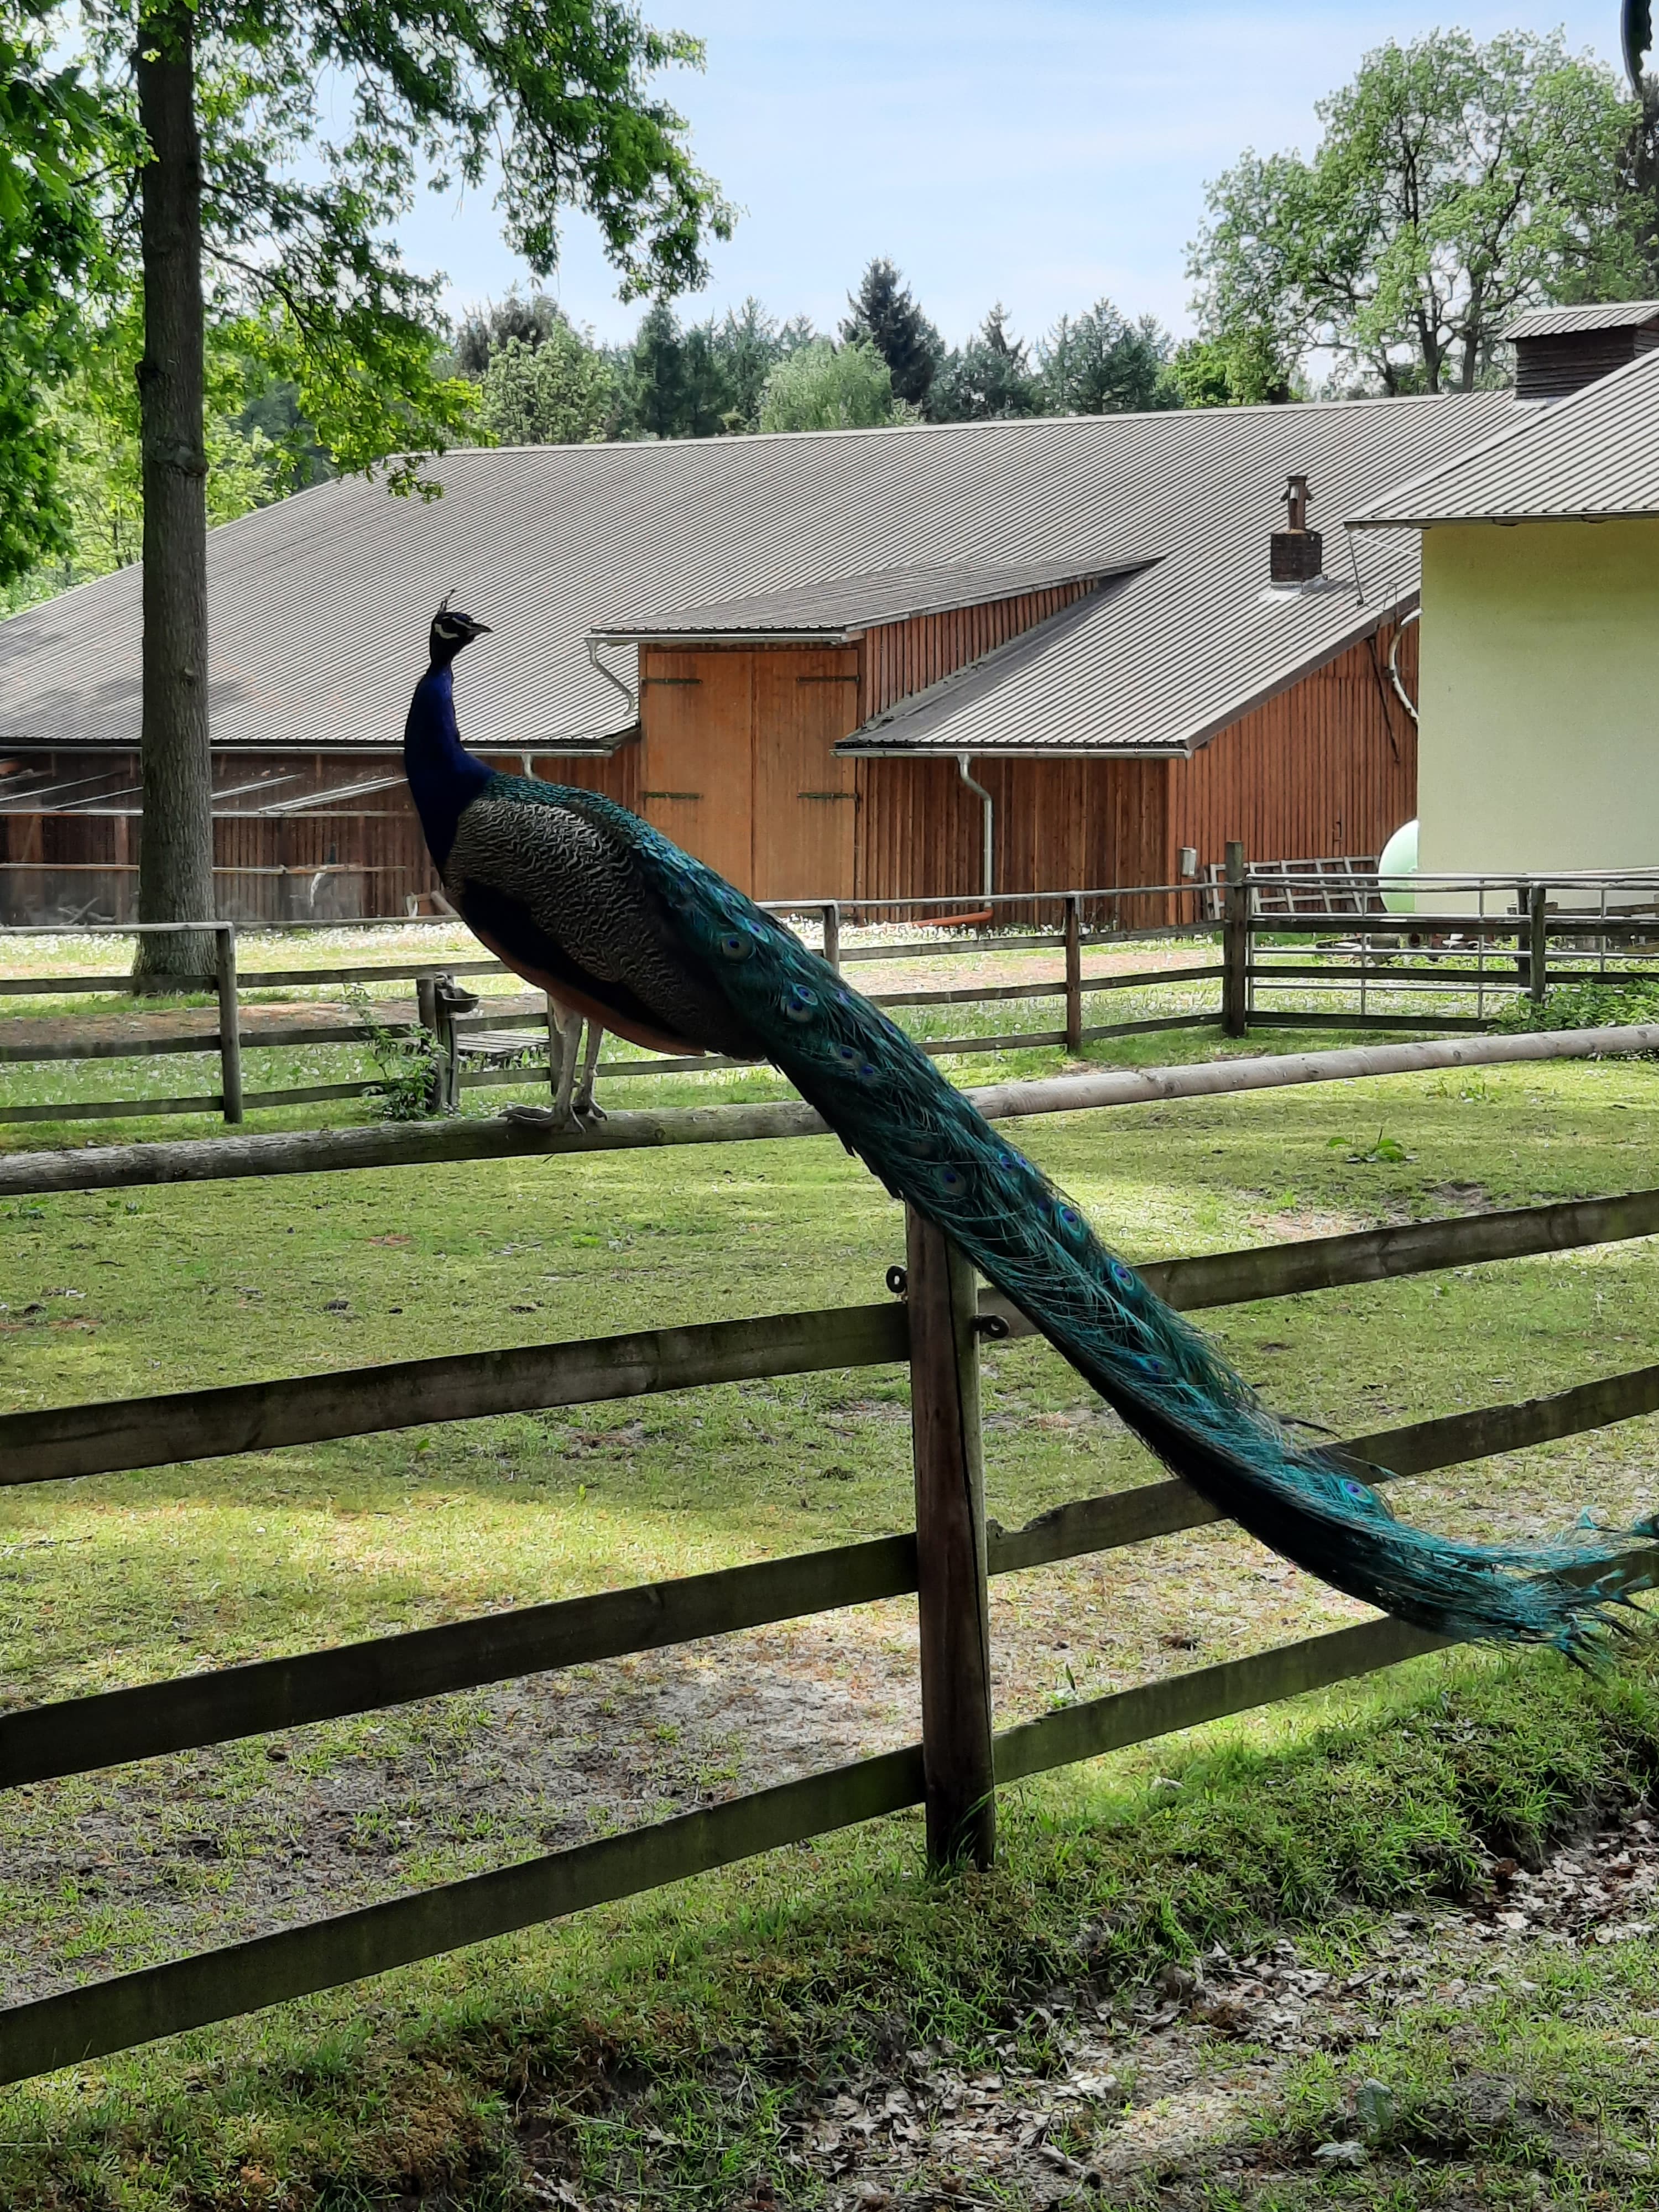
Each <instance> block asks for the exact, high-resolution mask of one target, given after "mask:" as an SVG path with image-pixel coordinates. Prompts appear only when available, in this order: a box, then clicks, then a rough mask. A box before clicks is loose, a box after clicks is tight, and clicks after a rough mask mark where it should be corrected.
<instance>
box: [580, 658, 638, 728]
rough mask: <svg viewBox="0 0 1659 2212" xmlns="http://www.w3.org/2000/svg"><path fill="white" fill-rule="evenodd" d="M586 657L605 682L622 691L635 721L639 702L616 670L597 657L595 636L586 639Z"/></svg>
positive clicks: (630, 714) (631, 716)
mask: <svg viewBox="0 0 1659 2212" xmlns="http://www.w3.org/2000/svg"><path fill="white" fill-rule="evenodd" d="M587 657H588V659H589V660H590V661H591V662H592V665H593V667H594V669H595V670H596V671H597V672H598V673H599V675H601V676H603V677H604V678H605V682H606V683H607V684H611V685H612V686H613V687H614V688H615V689H616V690H618V691H620V692H621V693H622V695H623V698H624V699H626V700H627V702H628V712H629V716H630V718H631V719H632V720H634V721H636V722H637V721H638V720H639V719H640V702H639V701H638V699H637V698H636V697H635V695H634V693H633V692H631V691H630V690H629V688H628V686H627V685H626V684H624V683H623V680H622V678H621V677H620V676H618V675H617V672H616V671H615V670H614V669H611V668H607V667H606V666H605V663H604V661H602V660H601V659H599V640H598V638H596V637H590V638H589V639H588V641H587Z"/></svg>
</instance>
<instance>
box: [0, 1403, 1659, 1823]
mask: <svg viewBox="0 0 1659 2212" xmlns="http://www.w3.org/2000/svg"><path fill="white" fill-rule="evenodd" d="M1655 1410H1659V1368H1640V1369H1637V1370H1634V1371H1632V1373H1629V1374H1626V1375H1619V1376H1607V1377H1604V1378H1602V1379H1601V1380H1599V1381H1597V1382H1595V1383H1586V1384H1582V1385H1580V1386H1579V1388H1578V1389H1576V1390H1569V1391H1564V1392H1562V1393H1561V1394H1560V1395H1559V1396H1558V1397H1555V1398H1546V1399H1536V1400H1532V1401H1528V1403H1526V1404H1524V1405H1521V1406H1498V1407H1480V1408H1478V1409H1476V1410H1475V1411H1474V1412H1472V1413H1467V1414H1456V1415H1453V1416H1451V1417H1450V1418H1449V1419H1442V1420H1433V1421H1424V1422H1418V1423H1414V1424H1413V1425H1411V1426H1409V1427H1407V1428H1403V1429H1395V1430H1388V1431H1378V1432H1376V1433H1375V1434H1371V1435H1367V1436H1361V1437H1350V1438H1348V1439H1347V1440H1346V1442H1345V1443H1341V1444H1340V1445H1337V1446H1335V1447H1334V1449H1339V1450H1341V1451H1343V1452H1345V1453H1346V1454H1347V1455H1349V1456H1350V1457H1351V1458H1352V1459H1353V1460H1354V1461H1355V1462H1358V1463H1360V1464H1363V1465H1364V1466H1365V1467H1366V1468H1367V1469H1368V1471H1369V1472H1370V1474H1371V1478H1372V1480H1378V1481H1386V1480H1389V1478H1390V1476H1391V1475H1407V1474H1426V1473H1428V1472H1430V1471H1431V1469H1433V1468H1438V1467H1449V1466H1456V1465H1460V1464H1462V1463H1464V1462H1468V1461H1470V1460H1473V1459H1475V1458H1478V1457H1480V1456H1482V1455H1489V1454H1491V1453H1493V1452H1499V1451H1512V1450H1517V1449H1521V1448H1522V1446H1523V1445H1526V1444H1528V1443H1541V1442H1546V1441H1548V1440H1550V1439H1553V1438H1554V1437H1561V1436H1566V1435H1572V1434H1575V1433H1577V1431H1580V1430H1582V1429H1585V1428H1590V1427H1600V1426H1602V1425H1606V1424H1607V1423H1610V1422H1613V1421H1618V1420H1624V1419H1629V1418H1630V1417H1631V1416H1632V1415H1633V1414H1638V1413H1650V1412H1652V1411H1655ZM1224 1517H1225V1516H1223V1515H1221V1514H1219V1513H1218V1512H1217V1511H1216V1510H1215V1509H1214V1508H1213V1507H1212V1505H1210V1504H1207V1503H1206V1501H1205V1500H1204V1499H1203V1498H1200V1496H1199V1495H1198V1493H1197V1492H1196V1491H1194V1490H1191V1489H1189V1488H1188V1486H1187V1485H1186V1484H1185V1483H1183V1482H1154V1483H1143V1484H1140V1485H1138V1486H1135V1487H1134V1488H1133V1489H1130V1490H1125V1491H1117V1492H1110V1493H1109V1494H1107V1495H1105V1496H1103V1497H1097V1498H1073V1499H1071V1500H1069V1501H1068V1502H1067V1503H1066V1504H1064V1505H1060V1506H1057V1507H1055V1508H1054V1510H1052V1511H1050V1512H1048V1513H1045V1514H1042V1515H1039V1516H1037V1518H1036V1519H1035V1520H1033V1521H1030V1522H1027V1524H1026V1525H1025V1526H1024V1528H1015V1529H1004V1528H999V1527H998V1525H997V1524H996V1523H995V1522H989V1523H987V1527H986V1542H985V1559H986V1571H987V1574H992V1575H1001V1574H1012V1573H1017V1572H1018V1571H1020V1570H1022V1569H1024V1568H1027V1567H1033V1566H1042V1565H1052V1564H1053V1563H1054V1562H1055V1561H1057V1560H1060V1559H1074V1558H1077V1557H1079V1556H1080V1555H1081V1554H1083V1553H1091V1552H1100V1551H1108V1550H1113V1549H1116V1548H1118V1547H1121V1546H1124V1545H1127V1544H1138V1543H1143V1542H1145V1541H1146V1540H1147V1539H1148V1538H1150V1537H1154V1536H1163V1535H1170V1534H1174V1533H1176V1531H1177V1530H1180V1529H1184V1528H1201V1527H1204V1526H1206V1525H1207V1524H1209V1523H1212V1522H1218V1521H1219V1520H1221V1519H1223V1518H1224ZM915 1587H916V1550H915V1537H914V1536H912V1535H908V1534H905V1535H893V1536H885V1537H878V1538H875V1539H873V1540H872V1541H870V1542H868V1543H865V1544H859V1545H852V1546H847V1547H838V1548H836V1549H834V1550H830V1551H824V1552H810V1553H797V1554H793V1555H792V1556H791V1557H789V1558H787V1559H777V1560H765V1561H762V1562H760V1563H758V1564H757V1565H750V1566H746V1567H732V1568H726V1569H724V1570H721V1571H720V1572H718V1573H716V1574H713V1575H705V1576H696V1577H684V1578H682V1579H680V1580H677V1581H672V1582H669V1583H661V1584H655V1585H646V1586H642V1587H641V1588H638V1589H625V1590H617V1591H609V1592H605V1593H602V1594H600V1595H598V1596H595V1597H589V1598H576V1599H569V1600H566V1601H562V1602H561V1603H558V1604H555V1605H549V1606H540V1607H525V1608H523V1609H521V1610H519V1611H514V1612H508V1613H494V1614H489V1615H486V1616H484V1617H483V1619H481V1620H470V1621H456V1622H452V1623H449V1624H447V1625H446V1626H442V1627H440V1628H433V1629H415V1630H411V1631H407V1632H404V1633H402V1634H399V1635H396V1636H389V1637H379V1638H374V1639H372V1640H370V1641H368V1642H365V1643H360V1644H349V1645H346V1646H344V1647H343V1648H341V1649H337V1650H328V1651H313V1652H301V1653H297V1654H295V1655H294V1656H290V1657H288V1658H283V1659H272V1660H261V1661H258V1662H254V1663H252V1665H249V1666H246V1667H233V1668H219V1669H216V1670H215V1671H214V1672H212V1673H210V1674H192V1675H187V1676H185V1677H184V1678H182V1679H181V1680H176V1681H172V1682H155V1683H145V1684H141V1685H138V1686H136V1687H134V1688H132V1689H128V1690H112V1691H106V1692H100V1694H99V1695H97V1696H95V1697H92V1698H82V1699H71V1700H69V1701H67V1702H64V1703H59V1704H56V1705H40V1706H30V1707H26V1708H25V1709H23V1710H22V1711H19V1712H13V1713H9V1714H4V1715H0V1784H9V1785H15V1784H21V1783H24V1782H32V1781H39V1780H42V1779H46V1778H51V1777H53V1776H63V1775H67V1774H76V1773H82V1772H87V1771H92V1770H93V1769H94V1768H96V1767H98V1766H100V1765H114V1764H118V1763H119V1762H121V1761H123V1760H126V1759H140V1758H153V1757H155V1756H156V1755H157V1754H158V1753H162V1752H168V1751H182V1750H188V1749H191V1748H193V1747H201V1746H203V1745H206V1744H211V1743H218V1742H224V1741H232V1740H234V1738H236V1737H238V1736H243V1735H258V1734H259V1733H261V1732H262V1731H263V1730H264V1729H272V1728H282V1727H291V1726H294V1725H296V1724H298V1723H301V1722H305V1721H314V1720H325V1719H331V1718H337V1717H340V1716H341V1715H342V1714H344V1713H348V1712H360V1711H371V1710H373V1709H374V1708H376V1707H378V1706H380V1705H398V1704H402V1703H404V1701H405V1700H407V1699H410V1698H415V1697H433V1696H437V1695H439V1694H440V1693H441V1692H446V1691H450V1690H458V1689H470V1688H476V1687H477V1686H479V1685H480V1684H481V1683H483V1682H490V1681H500V1680H507V1679H509V1678H510V1677H512V1676H513V1675H515V1674H525V1673H531V1672H536V1671H539V1670H541V1669H544V1668H550V1667H554V1666H564V1665H569V1664H572V1663H574V1662H580V1661H582V1660H586V1659H596V1658H602V1657H603V1658H610V1657H616V1656H619V1655H620V1654H621V1653H623V1652H624V1651H631V1650H654V1649H659V1648H660V1647H662V1646H663V1645H665V1644H672V1643H677V1642H682V1641H684V1640H686V1639H688V1638H692V1637H696V1636H705V1635H714V1634H723V1633H727V1632H731V1631H732V1630H733V1629H737V1628H743V1627H753V1626H759V1625H761V1624H763V1623H764V1622H767V1621H771V1620H793V1619H797V1618H799V1617H802V1616H804V1615H806V1614H808V1613H821V1612H826V1611H829V1610H832V1609H834V1608H835V1607H840V1606H843V1605H862V1604H867V1603H869V1602H871V1601H872V1600H874V1599H877V1598H882V1597H895V1596H899V1595H902V1594H903V1593H905V1592H906V1591H908V1590H912V1589H915ZM630 1639H632V1640H630ZM1185 1724H1186V1723H1176V1725H1183V1726H1184V1725H1185Z"/></svg>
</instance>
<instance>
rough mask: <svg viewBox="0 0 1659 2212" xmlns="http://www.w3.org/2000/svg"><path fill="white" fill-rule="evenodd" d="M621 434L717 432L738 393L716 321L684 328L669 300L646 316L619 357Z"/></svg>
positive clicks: (650, 435)
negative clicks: (728, 371)
mask: <svg viewBox="0 0 1659 2212" xmlns="http://www.w3.org/2000/svg"><path fill="white" fill-rule="evenodd" d="M621 381H622V386H623V409H622V435H623V437H625V438H713V437H717V436H718V435H720V432H721V431H722V430H723V429H725V428H726V417H727V416H729V415H730V413H731V412H732V405H733V401H734V394H733V389H732V381H731V380H730V378H729V377H728V376H727V374H726V365H725V363H724V362H723V361H722V360H721V358H720V348H719V345H718V343H717V342H716V338H715V335H714V326H713V325H712V323H694V324H693V325H691V327H690V330H684V329H682V327H681V325H680V320H679V318H678V315H676V314H675V313H674V311H673V309H672V308H671V307H670V306H669V305H668V303H667V301H665V300H659V301H657V303H656V304H655V306H654V307H652V308H651V310H650V312H649V313H647V315H646V316H645V317H644V319H642V321H641V324H640V327H639V329H638V331H636V332H635V337H634V343H633V344H632V345H631V346H630V347H629V349H628V350H627V352H626V353H625V355H624V356H623V360H622V362H621Z"/></svg>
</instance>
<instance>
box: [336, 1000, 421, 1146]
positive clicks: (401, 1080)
mask: <svg viewBox="0 0 1659 2212" xmlns="http://www.w3.org/2000/svg"><path fill="white" fill-rule="evenodd" d="M345 996H346V1004H347V1006H349V1007H350V1009H351V1011H352V1012H353V1013H354V1014H355V1015H356V1018H357V1019H358V1020H359V1021H360V1022H361V1023H362V1025H363V1033H364V1036H365V1039H366V1041H367V1042H368V1050H369V1056H370V1058H371V1059H372V1060H374V1065H375V1066H376V1067H378V1068H379V1069H380V1081H379V1082H378V1083H376V1084H374V1085H372V1086H371V1088H370V1089H369V1091H368V1092H367V1094H366V1095H367V1096H368V1097H370V1098H372V1099H373V1100H374V1102H375V1105H376V1109H377V1110H378V1112H379V1114H380V1118H381V1120H382V1121H425V1120H426V1118H427V1116H428V1115H429V1114H430V1113H431V1111H432V1100H433V1096H434V1093H435V1089H436V1077H437V1070H438V1040H437V1039H436V1037H435V1036H432V1034H431V1033H430V1031H429V1030H414V1031H412V1032H410V1031H407V1030H394V1029H388V1028H387V1026H386V1024H385V1023H384V1022H383V1021H382V1020H381V1019H380V1016H379V1014H378V1013H377V1012H375V1008H374V1000H373V999H371V998H370V997H369V995H368V992H367V991H366V990H365V989H364V988H363V987H362V984H361V983H348V984H347V986H346V994H345Z"/></svg>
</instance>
